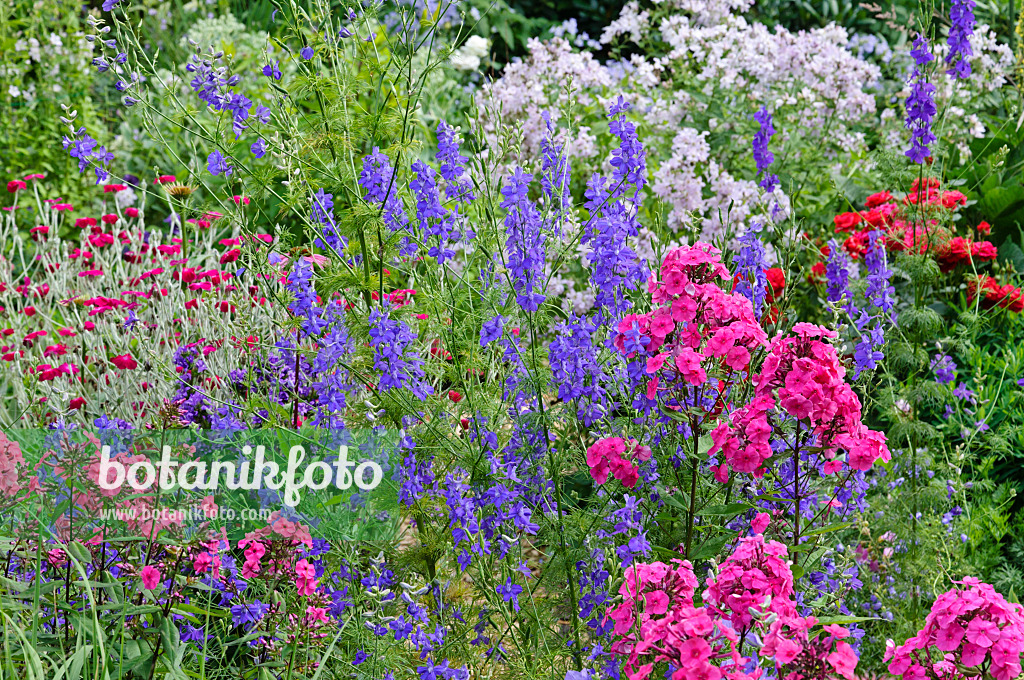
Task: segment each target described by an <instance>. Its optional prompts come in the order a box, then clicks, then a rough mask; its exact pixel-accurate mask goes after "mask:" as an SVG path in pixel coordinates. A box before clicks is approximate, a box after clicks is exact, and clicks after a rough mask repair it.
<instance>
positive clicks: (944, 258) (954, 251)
mask: <svg viewBox="0 0 1024 680" xmlns="http://www.w3.org/2000/svg"><path fill="white" fill-rule="evenodd" d="M970 259H971V244H970V242H969V241H967V240H966V239H964V238H963V237H961V236H957V237H956V238H954V239H951V240H950V241H949V243H947V244H946V245H945V246H944V247H943V248H942V249H941V250H940V251H939V254H938V260H939V268H940V269H941V270H942V271H944V272H948V271H951V270H953V269H955V268H956V267H958V266H959V265H961V264H964V263H965V262H967V261H968V260H970Z"/></svg>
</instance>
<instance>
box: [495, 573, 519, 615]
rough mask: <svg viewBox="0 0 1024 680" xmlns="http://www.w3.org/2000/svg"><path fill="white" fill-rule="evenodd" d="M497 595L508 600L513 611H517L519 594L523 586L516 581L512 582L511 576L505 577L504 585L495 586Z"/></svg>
mask: <svg viewBox="0 0 1024 680" xmlns="http://www.w3.org/2000/svg"><path fill="white" fill-rule="evenodd" d="M495 590H496V591H497V593H498V595H501V599H502V600H503V601H505V602H509V603H511V605H512V608H513V609H515V611H519V595H520V594H522V592H523V587H522V586H521V585H519V584H518V583H513V582H512V577H509V578H508V579H506V581H505V584H504V585H499V586H497V587H496V588H495Z"/></svg>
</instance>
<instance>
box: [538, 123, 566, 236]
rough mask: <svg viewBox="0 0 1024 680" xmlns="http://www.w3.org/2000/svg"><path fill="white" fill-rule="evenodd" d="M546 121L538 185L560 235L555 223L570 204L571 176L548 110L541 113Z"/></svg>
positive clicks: (563, 149) (556, 233)
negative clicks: (553, 215)
mask: <svg viewBox="0 0 1024 680" xmlns="http://www.w3.org/2000/svg"><path fill="white" fill-rule="evenodd" d="M543 116H544V120H545V122H546V123H547V127H548V131H547V134H546V135H544V139H543V140H541V143H540V151H541V171H540V172H541V174H540V186H541V189H543V190H544V196H545V197H546V198H547V200H548V202H549V205H550V206H551V209H552V211H553V213H554V214H555V216H556V217H555V221H556V224H555V225H554V229H553V231H554V233H555V235H556V236H560V232H561V230H560V228H559V226H558V224H557V222H558V221H559V219H558V218H560V217H561V216H562V215H563V213H564V212H565V211H566V210H568V209H570V208H571V206H572V195H571V193H570V191H569V182H570V179H571V177H572V175H571V171H570V169H569V157H568V156H567V155H566V153H565V145H564V144H558V143H557V142H555V141H554V140H553V135H554V128H553V126H552V124H551V117H550V116H549V115H548V112H547V111H545V112H544V113H543Z"/></svg>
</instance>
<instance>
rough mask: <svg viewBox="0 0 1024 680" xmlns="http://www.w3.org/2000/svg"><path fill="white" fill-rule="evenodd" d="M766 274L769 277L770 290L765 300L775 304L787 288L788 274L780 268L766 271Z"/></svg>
mask: <svg viewBox="0 0 1024 680" xmlns="http://www.w3.org/2000/svg"><path fill="white" fill-rule="evenodd" d="M764 273H765V275H766V276H767V277H768V290H767V292H766V295H765V300H766V301H768V302H769V303H771V302H775V300H776V299H777V298H778V297H779V296H780V295H781V294H782V289H783V288H785V287H786V273H785V272H784V271H782V270H781V269H779V268H778V267H772V268H771V269H766V270H765V272H764Z"/></svg>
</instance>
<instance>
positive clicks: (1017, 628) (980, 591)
mask: <svg viewBox="0 0 1024 680" xmlns="http://www.w3.org/2000/svg"><path fill="white" fill-rule="evenodd" d="M956 583H957V585H960V586H963V587H962V588H953V589H952V590H949V591H947V592H945V593H943V594H942V595H939V597H938V598H937V599H936V600H935V604H933V605H932V609H931V612H929V614H928V616H927V617H926V618H925V625H924V628H922V629H921V630H920V631H918V633H917V635H915V636H914V637H912V638H910V639H909V640H907V641H906V642H904V643H903V644H902V645H900V646H899V647H896V646H895V645H893V644H892V641H890V642H889V644H888V645H887V649H886V661H888V662H889V672H890V673H892V674H893V675H896V676H899V677H903V678H906V679H907V680H913V679H915V678H935V679H945V678H960V677H964V676H966V675H970V674H973V673H964V672H963V671H962V670H961V669H962V668H964V667H966V668H972V669H973V668H974V667H977V666H982V665H983V664H986V665H987V671H986V676H988V677H992V678H994V680H1013V679H1014V678H1017V677H1019V676H1020V675H1021V654H1024V608H1022V607H1021V605H1019V604H1011V603H1010V602H1007V601H1006V599H1005V598H1004V597H1003V596H1002V595H1000V594H999V593H997V592H996V591H995V589H994V588H993V587H992V586H990V585H989V584H987V583H982V582H980V581H979V580H978V579H976V578H965V579H964V580H963V581H958V582H956ZM933 649H934V650H938V651H939V652H942V653H943V659H942V660H941V661H939V662H938V663H933V662H932V657H931V652H932V650H933Z"/></svg>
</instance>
